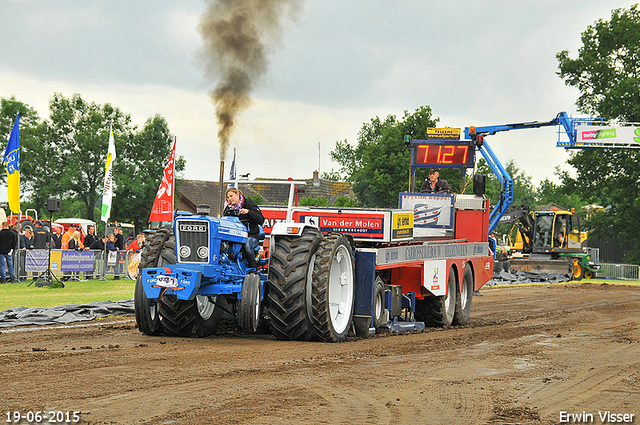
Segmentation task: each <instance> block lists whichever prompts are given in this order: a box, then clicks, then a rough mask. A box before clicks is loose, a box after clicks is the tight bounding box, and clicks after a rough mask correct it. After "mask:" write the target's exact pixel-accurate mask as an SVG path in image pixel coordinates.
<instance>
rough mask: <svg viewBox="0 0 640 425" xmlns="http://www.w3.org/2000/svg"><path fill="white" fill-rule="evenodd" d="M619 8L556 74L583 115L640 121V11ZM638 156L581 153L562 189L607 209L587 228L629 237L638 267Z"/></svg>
mask: <svg viewBox="0 0 640 425" xmlns="http://www.w3.org/2000/svg"><path fill="white" fill-rule="evenodd" d="M639 7H640V6H639V5H637V4H636V5H633V6H631V7H630V8H629V9H628V10H625V9H616V10H613V11H612V13H611V19H610V20H604V19H600V20H598V21H596V22H595V23H594V24H593V25H589V26H588V27H587V29H586V30H585V31H584V32H583V33H582V43H583V45H582V47H581V48H580V49H579V50H578V57H577V58H576V59H571V58H570V57H569V52H568V51H566V50H563V51H562V52H560V53H558V54H557V55H556V56H557V59H558V62H559V72H558V75H559V76H560V77H561V78H563V79H564V80H565V84H567V85H568V86H572V87H576V88H577V89H579V90H580V97H579V98H578V100H577V102H576V104H577V106H578V109H579V111H581V112H585V113H592V114H596V115H599V116H601V117H603V118H605V119H618V120H621V121H627V122H638V121H640V80H639V78H640V9H639ZM639 162H640V151H639V150H626V149H597V150H581V151H577V152H576V153H574V154H573V155H572V157H571V158H570V159H569V160H568V163H569V164H570V165H572V166H573V167H574V168H575V169H576V172H577V177H576V178H572V177H571V176H569V175H568V174H564V175H563V176H562V178H563V184H564V185H565V186H567V187H568V188H572V189H573V190H575V191H576V192H577V193H578V194H579V195H580V197H581V198H582V199H584V200H586V201H587V202H589V203H597V204H600V205H603V206H607V207H608V211H607V213H606V215H605V216H604V217H599V218H598V220H597V222H596V221H592V222H591V223H588V224H590V225H591V226H592V231H593V232H595V234H596V235H599V236H617V235H621V236H625V237H626V239H627V241H628V244H629V253H628V256H627V261H628V262H633V263H635V264H640V229H639V228H638V226H637V225H636V224H637V223H638V222H639V221H640V208H639V207H640V167H638V163H639Z"/></svg>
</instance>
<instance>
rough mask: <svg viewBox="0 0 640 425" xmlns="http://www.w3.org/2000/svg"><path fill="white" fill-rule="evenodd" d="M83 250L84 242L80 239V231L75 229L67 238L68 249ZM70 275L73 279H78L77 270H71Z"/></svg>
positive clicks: (78, 273)
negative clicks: (69, 237)
mask: <svg viewBox="0 0 640 425" xmlns="http://www.w3.org/2000/svg"><path fill="white" fill-rule="evenodd" d="M83 250H84V244H83V243H82V241H81V240H80V232H78V231H77V230H76V231H75V232H73V234H72V235H71V239H69V251H83ZM71 275H72V276H73V279H74V280H80V272H79V271H74V272H71Z"/></svg>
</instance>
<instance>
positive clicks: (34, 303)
mask: <svg viewBox="0 0 640 425" xmlns="http://www.w3.org/2000/svg"><path fill="white" fill-rule="evenodd" d="M30 283H31V280H29V281H27V282H19V283H3V284H0V311H2V310H6V309H8V308H13V307H20V306H22V307H55V306H59V305H64V304H71V303H75V304H88V303H91V302H94V301H120V300H130V299H131V298H133V291H134V288H135V284H136V281H135V280H130V279H119V280H111V279H110V280H88V281H85V282H75V281H69V282H64V284H65V287H64V288H56V287H48V286H42V287H36V286H35V285H30Z"/></svg>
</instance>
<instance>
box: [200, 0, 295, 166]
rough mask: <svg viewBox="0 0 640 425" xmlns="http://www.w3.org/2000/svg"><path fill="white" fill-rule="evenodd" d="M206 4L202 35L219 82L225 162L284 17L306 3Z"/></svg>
mask: <svg viewBox="0 0 640 425" xmlns="http://www.w3.org/2000/svg"><path fill="white" fill-rule="evenodd" d="M206 3H207V7H206V10H205V12H204V13H203V15H202V16H201V18H200V23H199V26H198V31H199V32H200V34H201V35H202V38H203V40H204V44H205V46H204V49H205V50H204V60H205V66H206V72H207V74H208V75H210V76H211V77H213V78H215V79H216V81H217V82H216V85H215V87H214V88H213V90H211V92H210V95H211V101H212V102H213V105H214V107H215V111H216V118H217V121H218V141H219V143H220V160H221V161H224V159H225V157H226V154H227V149H228V147H229V138H230V135H231V132H232V130H233V126H234V123H235V120H236V117H237V115H238V113H239V112H241V111H242V110H244V109H246V108H247V107H249V105H251V93H252V91H253V89H254V88H255V86H256V84H257V83H258V82H259V80H260V78H261V77H262V76H263V75H264V74H265V73H266V71H267V68H268V60H267V56H268V54H269V53H270V50H271V45H272V44H274V43H276V42H277V40H278V36H279V35H280V32H281V25H280V22H281V20H282V15H283V14H284V13H286V12H287V11H290V12H293V13H297V12H298V10H299V8H300V3H301V0H207V1H206ZM292 16H293V15H292ZM270 43H271V44H270Z"/></svg>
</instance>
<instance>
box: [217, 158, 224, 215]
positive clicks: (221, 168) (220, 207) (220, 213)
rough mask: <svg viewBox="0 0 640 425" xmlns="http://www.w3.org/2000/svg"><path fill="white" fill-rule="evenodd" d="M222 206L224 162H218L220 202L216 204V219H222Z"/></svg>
mask: <svg viewBox="0 0 640 425" xmlns="http://www.w3.org/2000/svg"><path fill="white" fill-rule="evenodd" d="M224 204H225V199H224V161H220V202H219V203H218V218H220V217H222V213H223V212H224Z"/></svg>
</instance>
